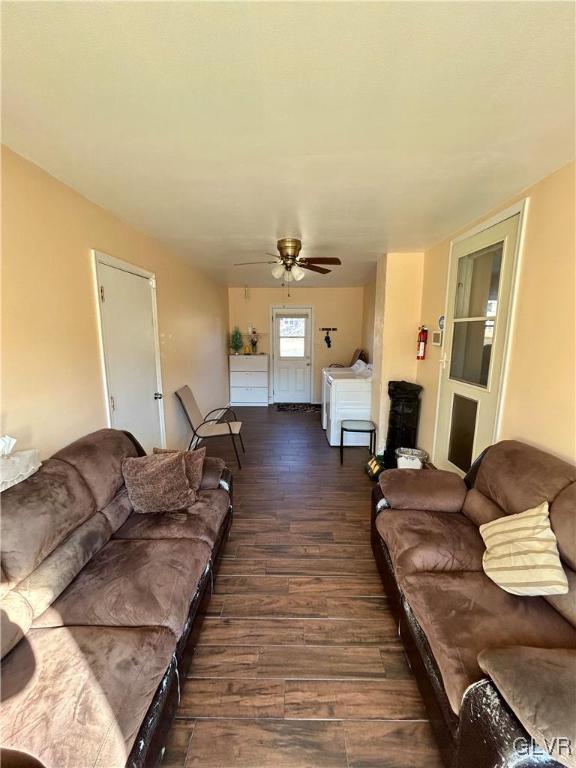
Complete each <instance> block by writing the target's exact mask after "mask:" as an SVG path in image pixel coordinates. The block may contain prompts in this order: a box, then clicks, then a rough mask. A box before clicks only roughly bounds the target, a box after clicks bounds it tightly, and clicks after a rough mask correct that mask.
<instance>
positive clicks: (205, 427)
mask: <svg viewBox="0 0 576 768" xmlns="http://www.w3.org/2000/svg"><path fill="white" fill-rule="evenodd" d="M176 397H177V398H178V400H179V401H180V404H181V406H182V408H183V409H184V413H185V414H186V418H187V419H188V423H189V424H190V426H191V427H192V439H191V440H190V444H189V445H188V450H190V448H191V447H192V443H193V442H194V440H195V439H196V438H198V439H202V440H207V439H209V438H210V437H226V435H229V436H230V440H231V441H232V446H233V448H234V453H235V454H236V461H237V462H238V469H242V465H241V464H240V457H239V455H238V448H237V447H236V441H235V437H236V436H238V437H239V438H240V445H241V446H242V451H243V452H244V453H246V449H245V448H244V441H243V440H242V435H241V434H240V430H241V429H242V422H241V421H238V420H237V416H236V413H235V412H234V411H233V410H232V408H214V410H212V411H210V413H207V414H206V416H202V412H201V410H200V408H198V404H197V402H196V399H195V398H194V395H193V394H192V390H191V389H190V387H189V386H188V385H186V386H184V387H180V389H178V390H176ZM218 411H223V413H221V414H220V418H221V417H222V416H223V415H224V414H228V413H231V414H232V416H233V418H234V421H220V420H219V419H211V418H210V416H212V414H214V413H218Z"/></svg>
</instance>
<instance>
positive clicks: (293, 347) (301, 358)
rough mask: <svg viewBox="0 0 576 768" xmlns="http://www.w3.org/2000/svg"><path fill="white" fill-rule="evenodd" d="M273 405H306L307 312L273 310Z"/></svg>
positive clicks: (308, 384) (308, 374)
mask: <svg viewBox="0 0 576 768" xmlns="http://www.w3.org/2000/svg"><path fill="white" fill-rule="evenodd" d="M272 325H273V329H274V364H273V379H274V380H273V387H274V402H275V403H309V402H310V397H311V389H312V388H311V370H312V368H311V366H310V335H311V334H310V331H311V328H310V326H311V310H310V309H281V310H280V309H274V310H273V312H272Z"/></svg>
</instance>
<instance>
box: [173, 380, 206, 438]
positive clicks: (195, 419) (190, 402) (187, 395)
mask: <svg viewBox="0 0 576 768" xmlns="http://www.w3.org/2000/svg"><path fill="white" fill-rule="evenodd" d="M176 397H177V398H178V400H180V404H181V405H182V408H183V409H184V413H185V414H186V418H187V419H188V423H189V424H190V426H191V427H192V429H193V430H194V433H196V427H198V425H199V424H202V422H203V421H204V417H203V416H202V412H201V410H200V408H198V403H197V402H196V400H195V398H194V395H193V394H192V390H191V389H190V387H189V386H188V385H187V384H185V385H184V386H183V387H180V389H177V390H176Z"/></svg>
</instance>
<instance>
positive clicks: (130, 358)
mask: <svg viewBox="0 0 576 768" xmlns="http://www.w3.org/2000/svg"><path fill="white" fill-rule="evenodd" d="M97 258H98V257H97ZM97 274H98V299H99V304H100V318H101V327H102V344H103V350H104V362H105V368H106V385H107V391H108V400H109V414H110V426H112V427H114V428H115V429H126V430H128V431H130V432H132V433H133V435H134V437H136V439H137V440H139V441H140V443H141V444H142V447H143V448H144V449H145V450H146V452H151V451H152V448H153V447H154V446H163V445H164V444H165V441H164V412H163V405H162V395H161V387H160V383H161V376H160V369H159V357H158V346H157V344H158V336H157V332H156V314H155V313H156V298H155V288H154V279H153V277H150V276H145V275H140V274H135V273H133V272H128V271H126V270H125V269H121V268H117V267H115V266H110V265H109V264H106V263H103V262H101V261H100V262H97Z"/></svg>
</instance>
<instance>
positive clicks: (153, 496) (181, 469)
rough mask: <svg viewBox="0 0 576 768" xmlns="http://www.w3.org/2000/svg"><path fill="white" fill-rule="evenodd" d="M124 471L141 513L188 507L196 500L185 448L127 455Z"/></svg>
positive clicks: (156, 512) (135, 506) (131, 494)
mask: <svg viewBox="0 0 576 768" xmlns="http://www.w3.org/2000/svg"><path fill="white" fill-rule="evenodd" d="M122 474H123V475H124V482H125V483H126V489H127V491H128V496H129V497H130V503H131V504H132V506H133V507H134V511H135V512H138V513H139V514H141V515H157V514H159V513H161V512H173V511H175V510H178V509H186V508H187V507H189V506H191V505H192V504H194V502H195V501H196V493H195V492H194V491H193V490H192V488H190V486H189V484H188V478H187V476H186V465H185V462H184V452H179V451H174V452H172V451H170V452H168V453H156V454H153V455H152V456H139V457H138V458H136V459H124V461H123V462H122Z"/></svg>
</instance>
